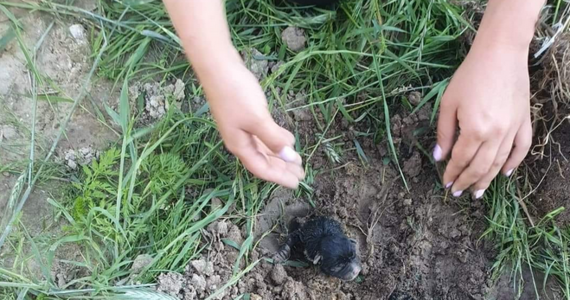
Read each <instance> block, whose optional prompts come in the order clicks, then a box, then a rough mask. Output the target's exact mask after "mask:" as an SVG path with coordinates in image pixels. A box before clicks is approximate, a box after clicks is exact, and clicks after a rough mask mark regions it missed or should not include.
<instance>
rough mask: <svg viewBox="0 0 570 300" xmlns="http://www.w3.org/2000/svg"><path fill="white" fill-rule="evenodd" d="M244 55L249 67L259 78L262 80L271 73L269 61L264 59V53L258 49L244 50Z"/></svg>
mask: <svg viewBox="0 0 570 300" xmlns="http://www.w3.org/2000/svg"><path fill="white" fill-rule="evenodd" d="M241 54H242V57H243V59H244V63H245V65H246V66H247V68H248V69H249V70H250V71H251V73H253V75H254V76H255V78H257V80H262V79H263V78H265V77H266V76H267V74H268V73H269V61H268V60H266V59H264V58H263V57H264V56H263V54H262V53H261V52H259V51H258V50H257V49H255V48H252V49H251V50H250V51H243V52H242V53H241Z"/></svg>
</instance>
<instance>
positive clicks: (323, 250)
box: [319, 235, 362, 281]
mask: <svg viewBox="0 0 570 300" xmlns="http://www.w3.org/2000/svg"><path fill="white" fill-rule="evenodd" d="M319 252H320V253H319V254H320V263H321V270H322V271H323V273H325V274H327V275H330V276H334V277H337V278H340V279H342V280H346V281H351V280H354V279H355V278H356V276H358V274H359V273H360V271H361V270H362V265H361V263H360V258H359V257H358V255H357V253H356V241H354V240H351V239H348V238H346V237H344V236H338V235H337V236H328V237H325V238H323V240H322V241H321V244H320V251H319Z"/></svg>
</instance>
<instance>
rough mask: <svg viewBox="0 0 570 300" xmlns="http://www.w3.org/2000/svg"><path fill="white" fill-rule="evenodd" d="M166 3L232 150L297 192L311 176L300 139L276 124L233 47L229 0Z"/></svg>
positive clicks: (265, 176) (249, 166) (255, 171)
mask: <svg viewBox="0 0 570 300" xmlns="http://www.w3.org/2000/svg"><path fill="white" fill-rule="evenodd" d="M163 2H164V4H165V6H166V9H167V10H168V13H169V15H170V18H171V20H172V23H173V25H174V27H175V29H176V32H177V34H178V36H179V38H180V40H181V42H182V47H183V48H184V50H185V52H186V56H187V57H188V59H189V60H190V62H191V64H192V67H193V69H194V71H195V73H196V74H197V76H198V79H199V80H200V83H201V85H202V87H203V89H204V91H205V94H206V99H207V100H208V103H209V105H210V111H211V112H212V115H213V117H214V119H215V120H216V123H217V125H218V130H219V131H220V134H221V136H222V139H223V141H224V144H225V146H226V148H227V149H228V150H229V151H230V152H231V153H233V154H234V155H236V156H237V157H238V158H239V159H240V161H241V162H242V164H243V165H244V166H245V167H246V168H247V169H248V170H249V171H250V172H251V173H253V174H254V175H255V176H257V177H259V178H261V179H264V180H267V181H271V182H274V183H277V184H280V185H282V186H285V187H288V188H297V186H298V185H299V181H300V180H302V179H303V178H304V176H305V173H304V170H303V168H302V159H301V156H300V155H299V154H298V153H297V152H295V151H294V150H293V146H294V144H295V137H294V136H293V134H291V132H289V131H287V130H286V129H284V128H282V127H280V126H278V125H277V124H276V123H275V121H274V120H273V118H272V117H271V114H270V113H269V110H268V107H267V99H266V98H265V94H264V93H263V90H262V89H261V86H260V85H259V82H257V80H256V78H255V77H254V76H253V74H252V73H251V72H250V71H249V70H248V69H247V68H246V66H245V65H244V63H243V61H242V59H241V57H240V55H239V53H238V52H237V50H236V49H235V48H234V47H233V45H232V41H231V37H230V33H229V28H228V24H227V21H226V17H225V14H224V7H223V1H221V0H164V1H163Z"/></svg>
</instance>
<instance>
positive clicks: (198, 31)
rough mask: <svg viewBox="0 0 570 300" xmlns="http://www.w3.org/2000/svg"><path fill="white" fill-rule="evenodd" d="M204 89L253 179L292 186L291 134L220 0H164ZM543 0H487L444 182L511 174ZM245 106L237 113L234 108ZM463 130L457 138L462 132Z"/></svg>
mask: <svg viewBox="0 0 570 300" xmlns="http://www.w3.org/2000/svg"><path fill="white" fill-rule="evenodd" d="M163 2H164V4H165V6H166V8H167V10H168V12H169V15H170V17H171V20H172V23H173V24H174V27H175V29H176V32H177V34H178V36H179V37H180V40H181V42H182V46H183V48H184V50H185V52H186V55H187V57H188V59H189V60H190V62H191V63H192V67H193V68H194V71H195V72H196V74H197V76H198V79H199V80H200V83H201V84H202V86H203V88H204V91H205V93H206V98H207V100H208V102H209V104H210V109H211V111H212V114H213V116H214V119H215V120H216V122H217V124H218V129H219V131H220V134H221V136H222V139H223V140H224V144H225V145H226V147H227V148H228V150H229V151H230V152H232V153H233V154H235V155H236V156H237V157H238V158H239V159H240V161H241V162H242V163H243V164H244V166H245V167H246V168H247V169H248V170H249V171H251V172H252V173H253V174H254V175H256V176H257V177H259V178H261V179H264V180H268V181H271V182H275V183H277V184H280V185H282V186H285V187H289V188H296V187H297V186H298V184H299V181H300V180H302V179H303V178H304V172H303V168H302V160H301V157H300V156H299V154H297V153H296V152H295V151H294V150H293V144H294V142H295V139H294V136H293V135H292V134H291V133H290V132H289V131H287V130H286V129H284V128H282V127H279V126H278V125H277V124H276V123H275V122H274V120H273V119H272V118H271V115H270V114H269V111H268V110H267V100H266V99H265V95H264V93H263V91H262V89H261V87H260V85H259V83H258V82H257V81H256V79H255V77H254V76H253V75H252V74H251V72H250V71H249V70H247V68H246V67H245V65H244V64H243V61H242V60H241V57H240V56H239V54H238V52H237V51H236V49H235V48H234V46H233V45H232V41H231V37H230V33H229V27H228V24H227V21H226V18H225V14H224V7H223V1H221V0H164V1H163ZM543 5H544V1H543V0H524V1H522V0H489V3H488V6H487V9H486V12H485V15H484V17H483V20H482V23H481V25H480V27H479V30H478V33H477V36H476V38H475V40H474V43H473V46H472V48H471V50H470V52H469V54H468V55H467V57H466V59H465V60H464V62H463V63H462V64H461V66H460V67H459V69H458V70H457V72H456V73H455V75H454V76H453V78H452V80H451V82H450V84H449V86H448V88H447V90H446V91H445V93H444V95H443V99H442V102H441V108H440V114H439V119H438V129H437V136H438V138H437V146H436V147H435V149H434V151H433V155H434V158H435V160H436V161H442V160H445V159H447V158H448V157H451V158H450V160H449V163H448V165H447V167H446V171H445V173H444V178H443V180H444V184H445V186H446V187H447V188H451V190H452V193H453V195H454V196H461V194H462V193H463V192H464V191H465V190H467V189H471V190H472V192H473V193H474V195H475V197H476V198H480V197H482V196H483V194H484V192H485V190H486V189H487V188H488V186H489V184H490V182H491V181H492V180H493V178H495V177H496V176H497V174H498V173H499V172H500V171H502V173H503V174H505V175H507V176H510V175H511V174H512V172H513V170H514V169H515V168H516V167H517V166H518V165H519V164H520V163H521V161H522V160H523V159H524V157H525V156H526V154H527V153H528V150H529V148H530V143H531V135H532V133H531V123H530V102H529V98H530V88H529V86H530V83H529V74H528V68H527V64H528V63H527V57H528V51H529V50H528V49H529V44H530V41H531V40H532V36H533V34H534V25H535V23H536V21H537V18H538V15H539V11H540V9H541V8H542V6H543ZM236 112H239V113H236ZM458 129H460V132H459V137H458V139H457V140H456V139H455V136H456V134H455V133H456V131H457V130H458Z"/></svg>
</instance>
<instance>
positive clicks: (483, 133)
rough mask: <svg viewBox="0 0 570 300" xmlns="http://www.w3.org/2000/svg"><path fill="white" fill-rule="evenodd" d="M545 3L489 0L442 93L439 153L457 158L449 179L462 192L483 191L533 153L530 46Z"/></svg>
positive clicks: (437, 155) (447, 183) (453, 188)
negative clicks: (460, 60) (465, 51)
mask: <svg viewBox="0 0 570 300" xmlns="http://www.w3.org/2000/svg"><path fill="white" fill-rule="evenodd" d="M543 5H544V1H543V0H525V1H520V0H489V2H488V5H487V9H486V11H485V15H484V17H483V20H482V22H481V25H480V27H479V30H478V33H477V36H476V38H475V40H474V42H473V46H472V48H471V50H470V51H469V54H468V55H467V57H466V58H465V60H464V61H463V63H462V64H461V66H460V67H459V69H458V70H457V71H456V73H455V75H454V76H453V78H452V80H451V82H450V84H449V86H448V88H447V90H446V91H445V93H444V95H443V98H442V101H441V108H440V114H439V119H438V130H437V146H436V147H435V149H434V152H433V154H434V158H435V159H436V160H437V161H441V160H444V159H446V158H447V157H448V156H450V157H451V159H450V160H449V163H448V165H447V167H446V170H445V173H444V175H443V182H444V184H445V186H446V187H447V188H451V191H452V194H453V195H454V196H456V197H459V196H461V194H462V193H463V192H464V191H465V190H467V189H471V191H472V192H473V194H474V196H475V198H481V197H483V195H484V192H485V190H486V189H487V188H488V187H489V185H490V183H491V181H492V180H493V179H494V178H495V177H496V176H497V174H499V172H502V173H503V174H504V175H505V176H510V175H512V173H513V170H514V169H515V168H516V167H517V166H518V165H519V164H520V163H521V162H522V160H523V159H524V158H525V156H526V154H527V153H528V150H529V148H530V146H531V142H532V129H531V120H530V80H529V73H528V53H529V44H530V42H531V40H532V37H533V35H534V29H535V24H536V22H537V20H538V17H539V12H540V10H541V8H542V7H543ZM457 129H459V136H458V138H457V140H456V139H455V136H456V130H457Z"/></svg>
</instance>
